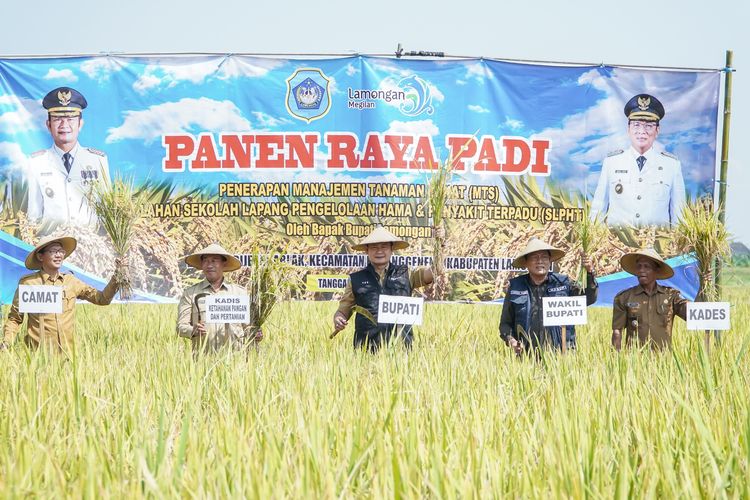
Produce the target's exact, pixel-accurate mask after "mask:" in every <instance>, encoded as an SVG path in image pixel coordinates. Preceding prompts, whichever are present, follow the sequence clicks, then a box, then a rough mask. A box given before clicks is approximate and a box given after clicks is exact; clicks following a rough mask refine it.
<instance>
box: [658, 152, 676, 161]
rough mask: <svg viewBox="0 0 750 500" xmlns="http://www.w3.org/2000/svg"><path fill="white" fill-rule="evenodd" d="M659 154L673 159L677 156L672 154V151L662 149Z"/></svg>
mask: <svg viewBox="0 0 750 500" xmlns="http://www.w3.org/2000/svg"><path fill="white" fill-rule="evenodd" d="M661 154H662V155H664V156H666V157H667V158H672V159H673V160H676V159H677V157H676V156H675V155H673V154H672V153H670V152H668V151H662V152H661Z"/></svg>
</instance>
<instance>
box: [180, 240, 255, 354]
mask: <svg viewBox="0 0 750 500" xmlns="http://www.w3.org/2000/svg"><path fill="white" fill-rule="evenodd" d="M185 263H186V264H187V265H188V266H190V267H193V268H195V269H200V270H201V271H203V276H204V279H203V280H202V281H201V282H200V283H198V284H196V285H193V286H191V287H190V288H188V289H186V290H185V292H184V293H183V294H182V298H181V299H180V304H179V306H178V308H177V333H178V334H179V335H180V337H185V338H188V339H191V340H192V344H193V351H194V352H200V351H203V352H211V351H218V350H220V349H221V348H223V347H229V348H231V349H237V350H239V349H242V348H243V347H245V346H246V345H247V344H248V343H250V342H260V341H261V340H262V339H263V332H262V331H261V330H260V329H259V328H257V327H255V326H253V325H252V324H251V323H247V324H239V323H225V324H212V323H209V324H206V323H205V319H206V306H205V297H207V296H208V295H214V294H223V295H247V290H245V288H243V287H241V286H239V285H237V284H234V283H230V282H229V281H228V280H226V279H225V278H224V273H225V272H230V271H236V270H237V269H239V268H240V267H242V264H241V263H240V261H239V260H238V259H237V258H236V257H235V256H234V255H232V254H230V253H229V252H227V251H226V250H224V249H223V248H222V247H221V246H219V245H217V244H215V243H214V244H211V245H209V246H207V247H206V248H204V249H203V250H201V251H199V252H196V253H194V254H192V255H188V256H187V257H185ZM202 299H203V300H202Z"/></svg>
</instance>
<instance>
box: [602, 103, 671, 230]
mask: <svg viewBox="0 0 750 500" xmlns="http://www.w3.org/2000/svg"><path fill="white" fill-rule="evenodd" d="M624 111H625V116H626V117H627V118H628V136H629V137H630V147H628V148H627V149H625V150H623V149H618V150H616V151H612V152H611V153H609V155H607V158H605V159H604V162H603V163H602V173H601V175H600V176H599V182H598V183H597V186H596V192H595V193H594V198H593V200H592V202H591V217H592V218H594V217H599V219H600V220H605V221H606V223H607V224H608V225H610V226H634V227H639V226H673V225H675V224H676V222H677V218H678V217H679V216H680V213H681V212H682V208H683V206H684V205H685V181H684V179H683V176H682V165H681V164H680V160H678V159H677V157H676V156H674V155H673V154H671V153H669V152H667V151H657V150H656V149H655V148H654V142H655V141H656V138H657V137H658V136H659V126H660V123H661V120H662V118H664V115H665V110H664V106H663V105H662V103H661V102H659V100H658V99H657V98H656V97H654V96H651V95H649V94H638V95H636V96H633V98H632V99H630V100H629V101H628V103H627V104H626V105H625V109H624Z"/></svg>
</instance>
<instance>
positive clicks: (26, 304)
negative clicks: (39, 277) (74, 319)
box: [18, 285, 63, 314]
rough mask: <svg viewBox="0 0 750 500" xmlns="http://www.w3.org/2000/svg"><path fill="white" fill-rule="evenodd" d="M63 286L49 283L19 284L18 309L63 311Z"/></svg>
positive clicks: (43, 311)
mask: <svg viewBox="0 0 750 500" xmlns="http://www.w3.org/2000/svg"><path fill="white" fill-rule="evenodd" d="M62 299H63V288H62V287H61V286H49V285H18V311H19V312H21V313H54V314H59V313H61V312H63V300H62Z"/></svg>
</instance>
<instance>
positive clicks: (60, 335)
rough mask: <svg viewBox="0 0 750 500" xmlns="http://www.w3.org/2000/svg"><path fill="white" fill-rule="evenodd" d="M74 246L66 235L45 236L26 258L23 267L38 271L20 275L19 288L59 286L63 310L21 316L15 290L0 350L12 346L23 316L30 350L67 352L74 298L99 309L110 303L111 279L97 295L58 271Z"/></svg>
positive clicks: (71, 335) (114, 287)
mask: <svg viewBox="0 0 750 500" xmlns="http://www.w3.org/2000/svg"><path fill="white" fill-rule="evenodd" d="M76 245H77V242H76V240H75V238H70V237H67V236H62V237H47V238H44V239H42V241H41V242H40V243H39V244H38V245H37V246H36V248H34V249H33V250H32V251H31V252H30V253H29V255H28V256H27V257H26V268H27V269H31V270H37V269H38V271H37V272H35V273H32V274H27V275H26V276H23V277H22V278H21V279H20V280H19V281H18V285H19V287H20V286H21V285H46V286H54V287H61V288H62V290H63V296H62V307H63V310H62V313H57V314H56V313H21V312H20V311H19V299H18V294H19V289H16V294H15V296H14V297H13V305H12V306H11V308H10V312H9V313H8V320H7V321H6V322H5V327H4V328H3V341H2V342H1V343H0V350H3V349H7V348H8V347H9V346H10V345H11V344H12V343H13V341H14V340H15V339H16V335H17V334H18V330H19V329H20V328H21V324H23V320H24V316H28V317H29V322H28V329H27V332H26V337H25V338H24V341H25V342H26V345H28V346H29V347H31V348H37V347H39V346H40V345H41V346H44V347H49V348H52V349H53V350H59V351H68V350H69V349H71V348H72V347H73V345H74V340H75V323H76V322H75V306H76V299H84V300H87V301H88V302H91V303H92V304H96V305H100V306H103V305H107V304H109V303H110V302H112V298H114V296H115V293H117V285H116V284H115V281H114V277H113V278H112V279H110V280H109V283H108V284H107V286H106V287H105V288H104V290H103V291H101V292H100V291H98V290H96V289H95V288H93V287H90V286H89V285H87V284H85V283H83V282H82V281H81V280H79V279H78V278H76V277H75V276H73V275H72V274H68V273H61V272H60V268H61V267H62V265H63V261H64V260H65V257H67V256H68V255H70V254H71V253H72V252H73V250H75V248H76Z"/></svg>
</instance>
